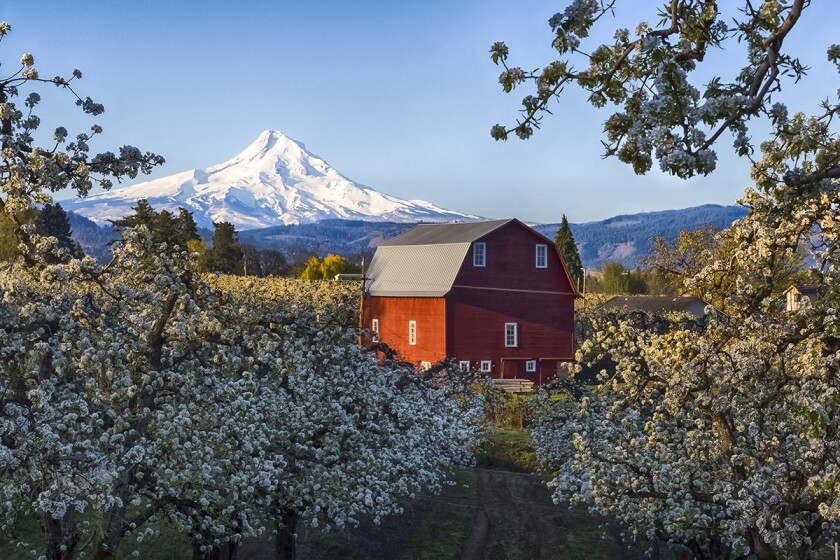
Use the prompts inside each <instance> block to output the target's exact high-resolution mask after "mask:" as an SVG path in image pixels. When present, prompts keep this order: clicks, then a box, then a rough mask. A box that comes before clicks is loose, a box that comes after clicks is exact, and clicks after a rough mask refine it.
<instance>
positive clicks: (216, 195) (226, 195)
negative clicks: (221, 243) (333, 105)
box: [67, 130, 477, 230]
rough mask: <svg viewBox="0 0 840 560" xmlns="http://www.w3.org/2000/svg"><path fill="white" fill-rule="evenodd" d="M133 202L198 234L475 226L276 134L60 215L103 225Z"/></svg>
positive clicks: (96, 197)
mask: <svg viewBox="0 0 840 560" xmlns="http://www.w3.org/2000/svg"><path fill="white" fill-rule="evenodd" d="M141 198H145V199H147V200H148V201H149V204H151V205H152V206H153V207H154V208H156V209H158V210H161V209H167V210H170V211H173V210H176V209H177V208H178V207H183V208H187V209H188V210H190V211H192V212H193V214H194V216H195V220H196V222H197V223H198V225H199V226H201V227H207V228H212V224H213V223H214V222H220V221H226V222H231V223H233V224H234V225H235V226H236V227H237V228H238V229H239V230H244V229H254V228H262V227H269V226H275V225H283V224H298V223H305V222H313V221H318V220H323V219H327V218H338V219H353V220H373V221H395V222H417V221H429V222H435V221H437V222H439V221H449V220H471V219H476V218H477V216H472V215H468V214H463V213H461V212H454V211H452V210H445V209H443V208H440V207H438V206H435V205H434V204H432V203H430V202H424V201H422V200H404V199H401V198H397V197H394V196H390V195H387V194H383V193H380V192H377V191H375V190H374V189H372V188H370V187H366V186H365V185H361V184H359V183H356V182H354V181H351V180H350V179H348V178H347V177H344V176H343V175H342V174H341V173H339V172H338V171H337V170H336V169H334V168H333V167H331V166H330V165H329V164H328V163H327V162H325V161H324V160H323V159H321V158H320V157H318V156H316V155H314V154H312V153H311V152H309V151H307V149H306V146H305V145H304V144H303V143H302V142H298V141H297V140H293V139H291V138H289V137H288V136H286V135H285V134H283V133H282V132H280V131H279V130H265V131H263V132H262V133H260V135H259V136H258V137H257V138H256V140H254V141H253V142H252V143H251V144H250V145H249V146H248V147H247V148H245V149H244V150H243V151H242V152H240V153H239V154H238V155H236V156H235V157H233V158H232V159H230V160H228V161H226V162H224V163H221V164H219V165H214V166H212V167H208V168H207V169H204V170H194V171H192V172H183V173H176V174H175V175H170V176H169V177H163V178H161V179H155V180H154V181H148V182H146V183H140V184H136V185H132V186H128V187H123V188H119V189H114V190H112V191H109V192H106V193H102V194H97V195H93V196H89V197H87V198H85V199H77V200H75V201H73V202H71V203H69V204H67V207H68V209H69V210H72V211H75V212H77V213H78V214H81V215H82V216H85V217H88V218H90V219H92V220H94V221H97V222H104V221H107V220H113V219H119V218H121V217H123V216H125V215H127V214H129V213H131V207H132V206H134V205H136V203H137V200H139V199H141Z"/></svg>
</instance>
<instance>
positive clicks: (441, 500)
mask: <svg viewBox="0 0 840 560" xmlns="http://www.w3.org/2000/svg"><path fill="white" fill-rule="evenodd" d="M530 441H531V440H530V435H529V433H528V432H527V431H520V430H518V429H505V428H497V429H491V430H490V431H489V432H488V434H487V441H486V442H485V444H484V445H483V446H482V448H481V450H480V453H479V454H478V468H471V469H466V468H464V469H456V470H454V471H453V472H452V473H450V475H451V476H450V478H451V479H452V481H453V482H454V484H452V485H450V486H447V487H446V488H445V489H444V491H443V492H442V493H441V494H439V495H422V496H419V497H418V498H417V499H415V500H412V501H410V502H409V501H407V502H406V503H405V513H404V514H403V515H400V516H394V517H391V518H387V519H385V520H383V522H382V524H381V525H378V526H377V525H373V524H372V523H370V522H362V523H361V524H360V525H359V527H356V528H352V529H348V530H346V531H343V532H337V531H333V532H322V531H320V530H315V529H308V528H305V527H300V528H299V530H298V543H299V558H300V560H339V559H345V558H353V559H357V560H455V559H464V560H486V559H491V558H492V559H493V560H496V559H500V560H541V559H549V558H563V559H569V560H583V559H593V560H598V559H604V560H611V559H614V558H624V557H626V556H625V554H624V553H623V551H622V550H621V549H620V548H619V546H618V545H617V544H616V541H615V539H614V537H613V536H612V535H611V533H608V532H605V530H604V529H603V528H602V527H601V523H600V521H599V520H597V519H594V518H593V517H591V516H589V515H588V514H587V513H586V512H583V511H578V510H574V511H570V510H568V509H567V508H564V507H560V506H555V505H553V504H552V503H551V499H550V494H549V491H548V489H547V488H546V487H545V485H544V483H543V481H542V478H541V477H540V476H539V475H536V474H533V473H534V471H535V470H536V469H537V467H538V465H537V462H536V457H535V454H534V450H533V448H532V446H531V443H530ZM25 529H26V530H27V531H29V533H30V534H32V535H34V534H37V529H38V526H37V523H33V524H32V526H31V527H27V528H25ZM157 529H158V530H159V531H160V532H159V534H158V535H157V536H153V537H148V538H144V539H143V540H142V542H136V541H129V542H126V543H123V546H121V548H120V550H119V552H118V554H117V559H118V560H128V559H129V558H133V556H132V552H133V551H135V550H136V551H137V552H138V553H139V557H140V558H144V559H148V560H182V559H183V560H187V559H190V558H191V557H192V552H191V549H190V545H189V542H188V541H187V540H186V539H185V538H184V537H183V536H182V535H179V534H178V533H177V532H176V531H175V530H174V529H173V528H172V527H171V526H169V525H168V524H166V523H164V522H161V524H160V525H159V526H158V527H157ZM272 557H273V542H272V540H271V538H270V537H269V538H268V539H266V540H250V541H248V542H246V543H245V544H244V545H243V546H242V548H241V549H240V551H239V556H238V558H239V559H240V560H268V559H270V558H272ZM0 558H2V559H6V558H9V559H17V558H31V556H30V555H27V554H25V552H24V551H20V550H15V549H10V548H8V547H4V546H3V545H0Z"/></svg>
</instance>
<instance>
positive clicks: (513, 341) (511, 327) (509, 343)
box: [505, 323, 519, 348]
mask: <svg viewBox="0 0 840 560" xmlns="http://www.w3.org/2000/svg"><path fill="white" fill-rule="evenodd" d="M511 335H513V336H511ZM518 346H519V324H518V323H505V348H516V347H518Z"/></svg>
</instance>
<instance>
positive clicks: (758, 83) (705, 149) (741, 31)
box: [490, 0, 840, 184]
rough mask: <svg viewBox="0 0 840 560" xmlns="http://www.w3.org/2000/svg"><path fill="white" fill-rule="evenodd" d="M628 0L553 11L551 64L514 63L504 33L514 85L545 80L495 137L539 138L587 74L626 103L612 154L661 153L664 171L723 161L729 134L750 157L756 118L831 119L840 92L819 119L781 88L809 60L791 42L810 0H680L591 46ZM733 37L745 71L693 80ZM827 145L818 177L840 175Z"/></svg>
mask: <svg viewBox="0 0 840 560" xmlns="http://www.w3.org/2000/svg"><path fill="white" fill-rule="evenodd" d="M620 4H623V5H622V7H625V8H627V9H633V8H636V5H635V4H632V5H631V4H630V3H629V2H623V3H622V2H619V0H609V1H607V0H575V1H573V2H572V3H571V4H570V5H569V6H568V7H567V8H566V9H565V11H563V12H559V13H556V14H554V15H553V16H552V17H551V18H550V19H549V21H548V24H549V26H550V28H551V31H552V33H553V39H552V43H551V44H552V47H553V48H554V49H555V50H556V51H557V53H558V55H559V57H558V58H557V59H556V60H553V61H551V62H549V63H548V64H547V65H546V66H544V67H543V68H542V69H536V70H532V71H528V70H523V69H522V68H520V67H517V66H510V65H509V64H508V58H509V55H510V50H509V48H508V46H507V45H505V44H504V43H501V42H498V43H494V44H493V46H492V47H491V49H490V53H491V59H492V61H493V62H494V63H496V64H498V65H501V66H502V67H503V68H504V71H503V72H502V73H501V75H500V76H499V82H500V83H501V85H502V88H503V89H504V91H505V92H508V93H510V92H512V91H513V90H514V89H516V88H517V87H524V86H525V85H526V84H530V85H531V86H532V87H533V88H534V89H535V91H534V92H533V93H531V94H529V95H527V96H526V97H525V98H524V99H523V100H522V109H521V116H520V117H519V119H517V121H516V123H515V124H514V125H511V126H503V125H499V124H497V125H495V126H493V127H492V129H491V136H492V137H493V138H495V139H496V140H507V138H508V136H509V135H510V134H515V135H516V136H518V137H519V138H522V139H527V138H529V137H530V136H531V135H532V134H533V133H534V130H535V129H538V128H539V127H540V124H541V122H542V119H543V117H544V115H545V114H546V113H551V111H550V107H551V103H552V102H553V101H554V100H555V99H560V96H561V94H562V92H563V90H564V89H565V88H566V87H567V86H577V87H579V88H581V89H583V90H584V91H586V92H587V93H588V99H589V102H590V103H591V104H592V105H593V106H595V107H598V108H601V107H604V106H606V105H607V104H612V105H615V106H617V107H618V110H616V112H614V113H613V114H612V115H611V116H610V117H609V118H608V119H607V120H606V123H605V124H604V133H605V135H606V141H604V142H603V145H604V150H605V152H604V154H605V156H615V157H618V159H619V160H620V161H622V162H624V163H628V164H630V165H631V166H632V167H633V170H634V171H635V172H636V173H638V174H643V173H646V172H647V171H649V170H650V168H651V167H652V165H653V160H654V159H656V160H657V161H658V162H659V166H660V168H661V169H662V171H665V172H667V173H670V174H672V175H675V176H677V177H680V178H688V177H692V176H695V175H698V174H699V175H706V174H708V173H710V172H712V171H713V170H714V169H715V165H716V160H717V153H716V151H715V148H714V146H715V144H716V143H718V141H719V140H720V139H721V138H722V137H723V136H725V135H727V134H729V135H731V137H732V138H733V140H732V145H733V148H734V150H735V152H736V153H737V154H738V155H741V156H748V157H751V156H752V155H753V154H754V151H755V145H754V143H753V141H752V140H751V138H750V136H749V129H748V124H749V122H750V120H751V119H756V118H764V119H767V120H769V121H770V123H771V124H772V126H773V128H774V138H776V139H777V141H782V142H784V141H785V139H786V138H788V137H790V136H791V135H796V134H798V132H799V131H801V130H802V128H803V126H808V127H817V128H819V127H820V126H824V125H825V124H826V123H827V122H828V121H830V120H831V118H832V117H833V115H834V113H835V112H836V111H837V103H836V101H835V102H831V103H829V102H828V101H826V102H825V103H824V106H823V111H822V112H821V114H820V115H818V116H816V117H815V118H814V119H815V120H814V121H812V122H811V121H808V120H807V119H805V118H804V117H801V116H798V115H797V116H794V117H793V118H788V109H787V107H786V106H785V105H784V104H782V103H778V102H774V99H773V94H774V93H776V92H779V91H781V89H782V85H783V82H784V81H793V82H796V81H798V80H799V79H800V78H801V77H802V76H803V75H804V74H805V72H806V70H807V68H806V67H805V66H804V65H803V64H802V62H800V60H799V59H798V58H796V57H795V56H793V55H791V54H790V53H789V52H788V51H787V50H786V49H785V39H786V38H787V37H788V36H789V35H790V34H791V33H792V32H793V31H794V29H795V28H797V31H799V29H798V27H802V26H801V24H799V21H800V18H801V17H802V16H803V15H806V14H805V12H806V11H807V8H808V7H809V5H810V1H809V0H792V1H784V0H767V1H764V2H760V3H756V2H751V1H749V0H745V1H743V2H738V3H723V4H721V5H719V3H718V2H717V1H715V0H671V1H670V2H668V3H666V4H665V5H664V6H663V7H662V8H660V9H659V10H658V13H657V14H656V16H657V20H655V24H651V23H649V22H647V21H643V22H641V23H639V24H638V25H637V26H636V28H635V30H633V31H631V30H629V29H616V30H615V33H614V35H613V41H612V42H611V43H605V44H599V45H594V46H585V42H586V39H588V38H589V36H590V34H591V33H593V31H596V30H597V29H598V28H599V27H604V26H606V25H607V24H606V23H605V20H606V18H607V16H610V15H613V14H614V10H615V9H616V8H617V7H618V5H620ZM733 4H737V5H738V10H737V11H734V10H733ZM723 9H726V10H729V11H728V12H724V11H722V10H723ZM651 15H653V14H651ZM798 24H799V25H798ZM797 26H798V27H797ZM729 49H731V50H732V51H733V53H735V54H737V55H742V53H743V55H745V56H744V58H745V59H746V60H747V61H748V63H747V65H746V66H744V67H743V68H741V70H740V71H739V72H737V74H735V75H733V76H715V77H713V78H712V79H710V80H709V81H708V82H707V83H705V84H704V85H699V84H697V83H696V82H697V81H698V80H692V76H693V72H695V70H697V69H698V68H699V67H700V66H701V65H702V64H703V63H704V62H706V63H707V64H708V60H706V57H707V55H708V54H709V53H710V52H712V51H713V50H727V51H728V50H729ZM828 58H829V60H831V61H833V62H835V63H838V62H840V47H838V46H836V45H832V46H831V47H830V48H829V49H828ZM761 148H762V151H763V152H765V153H766V152H767V151H768V150H765V147H764V146H763V145H762V147H761ZM824 148H825V150H826V152H827V153H826V154H825V156H824V159H828V160H831V162H832V164H831V165H829V166H824V167H825V168H824V169H822V170H820V172H819V173H820V175H819V177H837V176H840V168H838V167H837V165H836V162H837V159H838V152H837V147H836V146H831V147H829V146H825V147H824ZM769 151H770V152H771V153H772V152H773V150H772V149H770V150H769ZM804 173H805V176H806V177H803V176H802V175H800V174H798V173H795V172H794V173H792V174H790V175H789V176H788V177H785V179H786V181H787V182H788V183H792V184H801V183H803V182H806V181H807V180H808V178H807V176H808V175H809V172H808V171H807V170H805V171H804Z"/></svg>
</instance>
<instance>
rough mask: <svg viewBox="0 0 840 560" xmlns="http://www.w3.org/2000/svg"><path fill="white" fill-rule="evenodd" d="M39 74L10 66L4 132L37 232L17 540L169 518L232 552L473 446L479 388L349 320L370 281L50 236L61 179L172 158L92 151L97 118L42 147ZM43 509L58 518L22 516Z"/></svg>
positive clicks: (14, 520)
mask: <svg viewBox="0 0 840 560" xmlns="http://www.w3.org/2000/svg"><path fill="white" fill-rule="evenodd" d="M8 29H9V27H8V25H7V24H0V39H2V36H3V35H4V34H5V33H6V32H7V31H8ZM21 64H22V67H23V68H30V67H31V65H32V64H34V59H33V58H32V57H31V56H27V55H24V57H23V58H22V60H21ZM80 75H81V73H79V72H74V73H73V78H70V79H68V80H64V81H62V82H60V83H59V82H55V81H50V82H52V83H55V84H56V85H63V86H65V87H67V88H68V89H69V85H68V84H69V83H70V82H71V80H72V79H75V78H78V77H80ZM34 80H35V78H32V77H28V78H27V77H25V76H23V75H22V74H20V73H18V74H14V75H13V76H12V77H11V78H8V79H6V80H5V81H4V80H2V79H0V101H3V103H0V124H2V126H3V128H2V130H3V131H9V130H11V131H12V132H11V133H10V134H7V133H4V134H3V135H0V139H2V142H3V150H2V158H3V163H4V165H3V167H2V168H0V218H2V219H4V220H7V221H9V223H11V224H12V225H13V229H14V233H15V235H16V237H17V238H18V240H19V251H18V253H17V254H16V255H15V256H14V257H12V258H11V260H8V261H5V262H0V535H2V537H3V538H4V539H6V540H7V541H9V542H11V543H12V544H14V545H15V546H17V547H18V549H19V550H20V551H21V552H22V554H23V553H25V554H28V555H31V556H32V557H36V558H37V557H42V556H43V557H48V558H63V559H64V558H66V559H70V558H91V557H96V558H110V557H113V556H114V555H115V554H116V551H117V549H118V548H119V547H120V546H121V545H125V543H140V542H142V541H143V540H144V539H146V538H148V537H149V536H150V535H153V534H154V533H155V531H156V530H157V527H158V524H157V521H158V520H161V519H166V520H168V521H169V522H170V523H173V524H174V525H175V527H177V528H179V529H180V530H181V531H183V533H184V534H185V535H186V536H187V537H188V538H189V539H190V540H191V541H192V543H193V546H194V548H195V550H197V551H201V552H202V553H205V554H208V555H210V554H211V553H213V552H214V551H215V552H218V551H219V550H221V549H223V548H225V547H227V548H228V549H229V552H230V550H232V548H233V547H235V545H236V543H238V542H239V541H241V539H243V538H245V537H248V536H253V535H259V534H263V533H265V532H266V531H270V530H273V529H275V528H280V529H285V530H286V532H287V533H291V532H293V531H294V526H295V523H296V522H297V520H298V519H300V520H301V521H303V522H306V523H310V524H312V525H315V524H327V525H329V526H339V527H341V526H344V525H347V524H353V523H355V522H357V521H358V520H359V518H360V517H361V516H369V517H372V518H373V519H374V520H375V521H377V520H378V519H380V518H381V517H382V516H385V515H389V514H393V513H397V512H399V511H401V507H402V505H401V504H402V502H400V500H401V499H403V498H406V497H410V496H412V495H413V494H414V493H415V492H418V491H421V490H432V491H434V490H436V489H438V488H439V487H440V485H441V484H442V483H443V482H444V481H445V477H446V473H447V471H448V469H449V468H450V467H451V466H452V465H455V464H460V463H467V462H469V461H470V460H471V455H470V449H471V448H472V447H473V446H474V445H475V444H476V442H477V438H478V435H479V434H478V428H477V425H478V421H479V417H480V406H481V403H480V402H477V401H473V400H464V399H463V398H460V396H459V395H457V394H455V392H454V391H453V389H452V387H453V386H454V385H453V384H450V383H447V382H446V381H445V380H444V381H443V382H441V380H440V379H436V380H430V379H427V378H426V377H423V376H418V375H416V374H415V372H414V371H413V370H411V369H404V368H403V367H400V366H399V365H397V364H390V363H378V362H377V361H376V360H375V359H374V357H373V356H372V355H369V354H366V353H365V352H364V351H363V350H362V349H361V348H360V347H359V346H358V345H357V338H356V337H357V333H356V332H355V330H353V329H352V328H348V327H352V326H354V321H353V320H352V319H353V312H352V311H348V308H349V309H354V308H355V304H356V301H357V300H356V299H355V297H354V295H353V294H352V289H351V290H343V291H340V292H339V293H338V295H337V296H336V292H335V291H334V290H330V289H328V288H326V287H324V286H326V284H324V285H322V287H321V288H317V289H313V288H306V289H300V288H301V287H303V286H309V285H310V284H308V283H298V284H297V286H298V289H297V290H295V289H294V287H293V286H291V285H285V286H284V285H281V284H282V283H274V284H272V283H270V282H269V283H265V284H262V285H260V286H254V284H253V283H250V282H251V281H249V280H245V281H244V282H245V283H244V284H243V285H242V286H239V287H232V284H233V280H232V279H230V278H224V277H222V278H215V277H212V278H209V279H205V278H202V277H201V276H200V275H198V274H197V273H195V272H194V271H193V264H194V261H193V256H191V255H189V254H188V253H187V252H186V251H184V250H183V249H182V248H180V247H177V246H169V245H167V244H165V243H164V244H159V245H154V244H153V243H152V240H151V236H150V234H149V231H148V230H147V229H146V228H145V227H142V226H141V227H139V228H137V229H135V230H131V229H126V230H125V231H124V233H123V239H122V240H121V241H120V242H119V243H117V244H116V245H115V247H114V257H113V260H112V261H111V262H110V263H109V264H107V265H105V266H100V265H98V264H97V263H96V262H95V261H93V260H92V259H89V258H83V259H77V258H72V257H71V256H70V255H68V254H67V253H66V252H64V253H62V252H61V251H60V250H58V249H57V246H56V239H55V238H51V237H41V236H39V235H38V234H36V232H35V229H34V228H33V226H32V224H31V221H30V220H28V218H27V216H31V215H32V211H33V209H34V208H35V205H36V204H38V203H43V202H47V201H49V195H48V193H49V192H51V191H55V190H57V189H59V188H63V187H66V186H70V187H72V188H74V189H75V190H76V191H77V192H78V193H79V194H85V193H87V191H88V190H89V189H90V188H91V186H92V185H93V184H94V182H99V184H102V182H103V181H106V179H104V177H105V176H107V175H111V176H116V177H121V176H133V175H134V174H136V173H137V172H142V171H145V170H147V169H148V168H149V167H150V166H152V165H154V164H156V163H158V162H160V161H162V160H161V159H160V158H158V157H157V156H153V155H150V154H145V155H144V154H142V153H141V152H140V151H139V150H137V149H136V148H132V147H128V146H126V147H123V148H122V149H120V150H119V154H118V155H115V154H113V153H105V154H100V155H99V156H94V157H88V146H87V142H88V140H90V139H91V137H92V136H93V135H95V134H98V132H99V131H101V129H99V127H97V126H94V127H93V129H92V132H93V134H89V135H79V136H77V137H76V140H75V141H74V142H71V143H70V144H68V145H67V146H66V149H65V150H64V151H60V150H58V149H57V148H58V145H59V144H62V143H64V142H66V139H67V136H68V135H67V131H66V130H65V129H63V128H59V129H57V130H56V132H55V134H54V138H53V140H54V142H56V146H55V147H54V148H49V149H45V148H40V147H37V146H35V145H34V143H33V138H32V131H33V130H34V127H35V126H36V124H37V118H36V117H34V115H32V114H31V109H32V108H33V107H34V106H35V105H36V104H37V101H38V97H37V96H33V95H30V96H29V97H28V98H27V103H26V106H27V111H26V112H24V111H21V110H20V109H19V108H18V107H17V106H16V105H15V104H14V103H12V102H9V101H8V100H9V98H10V97H14V96H15V95H17V94H18V88H19V87H20V86H22V85H31V84H32V82H33V81H34ZM56 80H58V78H56ZM41 82H43V80H41ZM36 83H37V82H36ZM71 91H72V90H71ZM74 95H75V92H74ZM76 97H77V100H78V104H79V105H80V106H81V107H82V109H83V110H85V111H87V112H89V113H92V114H97V113H99V112H101V106H98V105H97V104H95V103H94V102H93V101H91V100H90V99H89V98H87V99H84V100H83V99H81V98H80V97H78V96H76ZM48 257H49V258H48ZM51 263H57V264H51ZM334 285H337V284H334ZM34 519H37V520H38V521H40V526H41V528H42V534H41V535H38V536H35V537H31V535H30V536H27V535H26V534H25V533H22V532H20V531H19V529H20V527H21V524H23V525H27V524H29V523H31V522H32V521H33V520H34Z"/></svg>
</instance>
